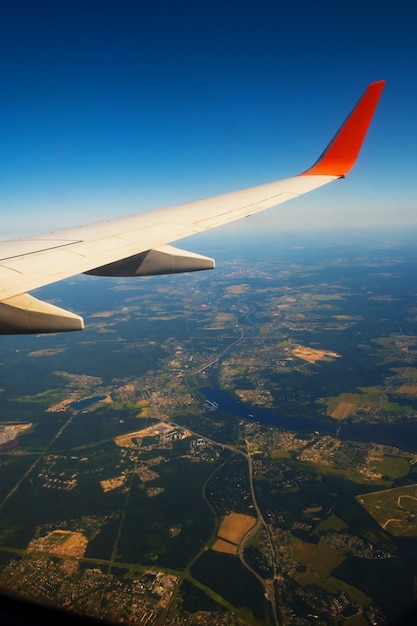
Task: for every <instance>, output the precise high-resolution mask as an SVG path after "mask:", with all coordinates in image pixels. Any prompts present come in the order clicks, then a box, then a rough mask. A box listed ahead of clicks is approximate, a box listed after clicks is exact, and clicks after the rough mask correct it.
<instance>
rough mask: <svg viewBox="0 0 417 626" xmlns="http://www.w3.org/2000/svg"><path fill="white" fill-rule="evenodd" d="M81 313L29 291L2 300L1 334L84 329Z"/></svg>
mask: <svg viewBox="0 0 417 626" xmlns="http://www.w3.org/2000/svg"><path fill="white" fill-rule="evenodd" d="M83 328H84V321H83V319H82V317H80V316H79V315H75V313H71V312H70V311H66V310H65V309H61V308H60V307H57V306H55V305H53V304H49V303H48V302H43V301H42V300H38V299H37V298H34V297H33V296H31V295H29V294H28V293H22V294H20V295H19V296H15V297H13V298H9V299H7V300H4V301H3V302H0V334H2V335H10V334H29V333H58V332H63V331H65V332H66V331H71V330H82V329H83Z"/></svg>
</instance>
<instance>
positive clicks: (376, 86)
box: [302, 80, 386, 178]
mask: <svg viewBox="0 0 417 626" xmlns="http://www.w3.org/2000/svg"><path fill="white" fill-rule="evenodd" d="M385 83H386V81H385V80H377V81H375V82H373V83H370V84H369V85H368V87H367V88H366V90H365V92H364V94H363V95H362V97H361V98H360V100H359V102H358V103H357V104H356V106H355V107H354V109H353V111H352V112H351V113H350V115H349V116H348V117H347V119H346V120H345V122H344V123H343V124H342V126H341V127H340V128H339V130H338V131H337V133H336V134H335V136H334V137H333V139H332V140H331V142H330V143H329V145H328V146H327V148H326V149H325V150H324V152H323V153H322V154H321V155H320V157H319V159H318V160H317V161H316V163H314V165H313V166H312V167H310V168H309V169H308V170H307V171H305V172H303V174H302V176H312V175H323V176H336V177H339V178H343V177H344V176H346V174H347V173H348V172H349V171H350V170H351V169H352V167H353V166H354V164H355V162H356V159H357V157H358V154H359V151H360V149H361V147H362V143H363V141H364V139H365V136H366V133H367V131H368V128H369V125H370V123H371V120H372V117H373V115H374V112H375V109H376V107H377V104H378V102H379V98H380V96H381V93H382V90H383V88H384V86H385Z"/></svg>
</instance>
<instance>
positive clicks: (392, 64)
mask: <svg viewBox="0 0 417 626" xmlns="http://www.w3.org/2000/svg"><path fill="white" fill-rule="evenodd" d="M3 5H4V6H2V8H1V14H0V50H1V55H0V58H1V61H0V68H1V69H0V76H1V86H2V97H1V99H0V120H1V123H0V215H1V222H2V233H1V236H2V238H7V237H10V236H14V235H18V234H21V233H22V234H24V233H29V232H43V231H48V230H53V229H56V228H61V227H65V226H72V225H76V224H79V223H87V222H93V221H97V220H100V219H107V218H110V217H113V216H117V215H125V214H129V213H134V212H136V211H143V210H147V209H152V208H156V207H160V206H166V205H170V204H176V203H179V202H183V201H188V200H193V199H197V198H200V197H207V196H210V195H215V194H217V193H224V192H227V191H233V190H235V189H239V188H242V187H246V186H252V185H256V184H260V183H263V182H268V181H270V180H275V179H278V178H284V177H287V176H291V175H293V174H296V173H298V172H300V171H303V170H305V169H306V168H307V167H309V166H310V165H311V164H312V163H313V162H314V161H315V160H316V158H317V157H318V156H319V154H320V153H321V152H322V150H323V148H324V147H325V146H326V144H327V143H328V141H329V140H330V138H331V137H332V135H333V134H334V132H335V131H336V130H337V128H338V127H339V125H340V123H341V122H342V121H343V119H344V118H345V117H346V115H347V114H348V113H349V112H350V110H351V109H352V107H353V105H354V104H355V103H356V101H357V100H358V99H359V97H360V95H361V94H362V92H363V91H364V89H365V88H366V85H367V84H368V83H369V82H372V81H374V80H380V79H386V80H387V84H386V87H385V90H384V93H383V95H382V99H381V102H380V104H379V107H378V110H377V113H376V116H375V118H374V121H373V123H372V126H371V128H370V132H369V135H368V137H367V139H366V142H365V144H364V147H363V150H362V152H361V155H360V157H359V161H358V163H357V165H356V166H355V168H354V169H353V170H352V172H351V173H350V175H349V177H348V178H347V179H346V180H345V181H338V182H335V183H333V184H332V185H329V186H327V187H326V188H324V189H322V190H318V191H315V192H312V193H311V194H308V195H306V196H304V197H303V198H300V199H298V200H296V201H293V202H290V203H287V204H284V205H282V206H281V207H278V209H276V210H275V211H274V210H271V211H268V212H267V213H265V214H263V215H260V216H257V217H254V218H251V220H244V221H243V222H241V223H239V226H238V228H237V230H240V231H241V232H244V231H245V229H246V231H247V232H249V231H255V230H262V229H268V230H270V229H271V228H277V229H278V228H281V229H292V228H301V227H305V226H311V227H317V226H322V225H325V226H329V225H335V226H338V227H346V226H352V227H356V226H362V225H372V224H381V223H382V224H390V223H394V224H397V225H398V224H415V223H416V222H417V176H416V165H417V72H416V67H417V38H416V36H415V24H416V23H417V6H415V5H410V4H409V2H407V3H406V2H405V1H403V0H399V1H397V2H395V3H394V2H385V1H384V0H382V1H381V0H380V1H379V2H377V1H374V0H368V1H367V2H363V0H360V1H359V0H351V1H350V2H343V3H342V2H334V0H332V1H331V2H330V1H327V0H326V1H320V0H318V1H317V2H311V1H304V0H298V1H294V2H291V3H290V2H286V3H283V2H279V1H277V0H276V1H272V0H257V1H256V2H250V1H247V2H242V1H237V0H236V1H235V0H222V1H218V0H212V1H211V2H204V1H203V2H197V1H196V0H194V1H193V2H190V1H181V0H178V1H172V0H171V1H170V2H168V1H165V0H152V1H148V2H143V1H139V0H138V1H133V0H117V1H116V0H114V1H108V0H99V1H96V0H83V1H82V2H80V1H78V0H71V1H67V0H60V1H59V2H57V1H56V0H53V1H44V0H37V1H36V2H33V1H32V0H30V1H29V0H27V1H22V0H20V1H19V0H16V1H15V2H13V3H3ZM9 5H10V6H9ZM228 228H229V229H230V232H231V233H232V232H236V225H234V226H233V225H232V226H229V227H228ZM225 232H227V230H226V231H225Z"/></svg>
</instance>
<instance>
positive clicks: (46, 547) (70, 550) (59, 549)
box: [26, 530, 88, 558]
mask: <svg viewBox="0 0 417 626" xmlns="http://www.w3.org/2000/svg"><path fill="white" fill-rule="evenodd" d="M87 544H88V539H87V537H84V535H83V534H81V533H77V532H72V531H70V530H53V531H52V532H50V533H48V534H47V535H46V537H39V538H38V539H33V540H32V541H31V542H30V543H29V545H28V547H27V548H26V549H27V551H28V552H47V553H49V554H59V555H64V556H75V557H79V558H81V557H82V556H84V552H85V551H86V548H87Z"/></svg>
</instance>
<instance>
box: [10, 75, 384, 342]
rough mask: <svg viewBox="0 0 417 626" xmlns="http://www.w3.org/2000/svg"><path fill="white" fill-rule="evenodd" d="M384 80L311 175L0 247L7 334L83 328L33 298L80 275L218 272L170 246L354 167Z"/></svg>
mask: <svg viewBox="0 0 417 626" xmlns="http://www.w3.org/2000/svg"><path fill="white" fill-rule="evenodd" d="M384 84H385V81H378V82H375V83H372V84H370V85H369V86H368V88H367V89H366V91H365V93H364V94H363V96H362V98H361V99H360V100H359V102H358V104H357V105H356V106H355V108H354V109H353V111H352V113H351V114H350V115H349V117H348V118H347V119H346V121H345V122H344V124H343V125H342V126H341V128H340V129H339V131H338V132H337V133H336V135H335V136H334V138H333V139H332V141H331V142H330V144H329V145H328V147H327V148H326V150H325V151H324V152H323V153H322V155H321V156H320V158H319V159H318V161H317V162H316V163H315V164H314V165H313V166H312V167H311V168H310V169H308V170H307V171H305V172H303V173H302V174H299V175H298V176H294V177H292V178H287V179H285V180H280V181H276V182H272V183H267V184H265V185H259V186H257V187H251V188H248V189H244V190H241V191H235V192H232V193H227V194H224V195H220V196H215V197H212V198H208V199H205V200H198V201H196V202H189V203H186V204H182V205H177V206H172V207H168V208H163V209H157V210H154V211H149V212H146V213H139V214H136V215H132V216H129V217H124V218H118V219H114V220H110V221H105V222H99V223H96V224H91V225H88V226H80V227H77V228H70V229H65V230H60V231H55V232H51V233H48V234H45V235H42V236H39V235H37V236H33V237H25V238H22V239H17V240H15V241H4V242H0V334H17V333H45V332H60V331H69V330H81V329H82V328H83V327H84V323H83V319H82V318H81V317H79V316H78V315H75V314H74V313H71V312H70V311H65V310H64V309H61V308H59V307H56V306H54V305H52V304H49V303H47V302H42V301H41V300H38V299H36V298H34V297H33V296H31V295H30V294H28V293H27V292H28V291H31V290H33V289H36V288H38V287H42V286H44V285H47V284H50V283H53V282H56V281H59V280H62V279H64V278H68V277H70V276H74V275H75V274H79V273H89V274H97V275H101V276H147V275H148V276H149V275H154V274H171V273H178V272H190V271H196V270H202V269H210V268H213V267H214V261H213V259H210V258H208V257H204V256H201V255H198V254H194V253H192V252H187V251H184V250H179V249H178V248H174V247H172V246H170V245H168V244H170V243H171V242H173V241H176V240H178V239H182V238H183V237H188V236H189V235H193V234H195V233H199V232H201V231H204V230H208V229H210V228H215V227H216V226H221V225H223V224H227V223H228V222H231V221H233V220H237V219H240V218H241V217H246V216H249V215H252V214H254V213H257V212H258V211H263V210H264V209H267V208H269V207H272V206H275V205H277V204H281V203H282V202H286V201H287V200H291V198H296V197H298V196H300V195H302V194H304V193H307V192H308V191H312V190H313V189H317V188H318V187H321V186H322V185H326V184H327V183H329V182H331V181H333V180H336V179H337V178H343V177H344V176H345V175H346V174H347V173H348V172H349V170H350V169H351V168H352V167H353V165H354V163H355V161H356V158H357V156H358V153H359V150H360V148H361V145H362V142H363V140H364V138H365V135H366V132H367V130H368V126H369V124H370V122H371V119H372V116H373V113H374V111H375V108H376V106H377V104H378V100H379V98H380V95H381V92H382V89H383V87H384Z"/></svg>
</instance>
